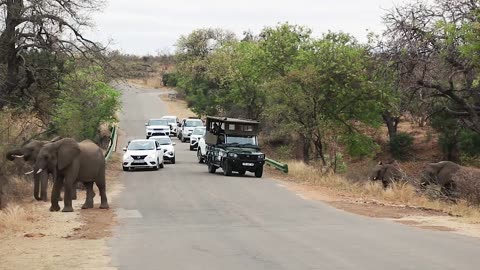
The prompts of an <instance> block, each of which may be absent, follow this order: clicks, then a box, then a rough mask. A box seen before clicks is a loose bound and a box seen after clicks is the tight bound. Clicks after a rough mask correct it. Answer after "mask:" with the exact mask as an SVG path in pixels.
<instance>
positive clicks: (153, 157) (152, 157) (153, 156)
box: [147, 154, 155, 159]
mask: <svg viewBox="0 0 480 270" xmlns="http://www.w3.org/2000/svg"><path fill="white" fill-rule="evenodd" d="M147 157H148V158H151V159H155V154H150V155H148V156H147Z"/></svg>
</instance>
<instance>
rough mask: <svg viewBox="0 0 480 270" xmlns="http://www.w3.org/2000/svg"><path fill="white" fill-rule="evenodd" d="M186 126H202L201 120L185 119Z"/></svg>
mask: <svg viewBox="0 0 480 270" xmlns="http://www.w3.org/2000/svg"><path fill="white" fill-rule="evenodd" d="M185 126H186V127H201V126H203V122H202V120H187V121H185Z"/></svg>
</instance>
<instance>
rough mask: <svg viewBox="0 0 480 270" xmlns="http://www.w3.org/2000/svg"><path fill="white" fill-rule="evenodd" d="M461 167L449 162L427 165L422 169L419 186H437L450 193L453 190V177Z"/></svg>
mask: <svg viewBox="0 0 480 270" xmlns="http://www.w3.org/2000/svg"><path fill="white" fill-rule="evenodd" d="M460 169H461V166H460V165H458V164H456V163H454V162H451V161H440V162H434V163H427V164H426V165H425V167H424V169H423V173H422V180H421V182H420V184H421V185H422V186H423V187H425V186H426V185H428V184H437V185H439V186H441V187H442V189H444V190H447V191H452V190H453V189H454V188H455V182H454V179H453V178H454V176H455V174H456V173H457V172H458V171H459V170H460Z"/></svg>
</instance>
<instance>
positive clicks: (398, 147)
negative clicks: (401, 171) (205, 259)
mask: <svg viewBox="0 0 480 270" xmlns="http://www.w3.org/2000/svg"><path fill="white" fill-rule="evenodd" d="M412 145H413V137H412V135H410V134H408V133H404V132H399V133H397V135H395V137H393V138H391V139H390V153H391V154H392V156H393V157H394V158H396V159H399V160H405V159H407V158H408V156H409V153H410V152H411V151H412Z"/></svg>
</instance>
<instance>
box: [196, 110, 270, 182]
mask: <svg viewBox="0 0 480 270" xmlns="http://www.w3.org/2000/svg"><path fill="white" fill-rule="evenodd" d="M259 127H260V123H259V122H258V121H254V120H246V119H236V118H227V117H213V116H207V121H206V130H207V131H206V134H205V143H206V144H207V153H206V159H205V161H206V163H207V165H208V172H209V173H215V172H216V170H217V169H218V168H221V169H222V170H223V174H224V175H225V176H230V175H232V174H233V172H237V173H238V174H240V175H244V174H245V173H246V172H247V171H248V172H253V173H254V174H255V176H256V177H262V175H263V165H264V164H265V154H264V153H262V152H261V151H260V147H259V146H258V137H257V135H258V132H259Z"/></svg>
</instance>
